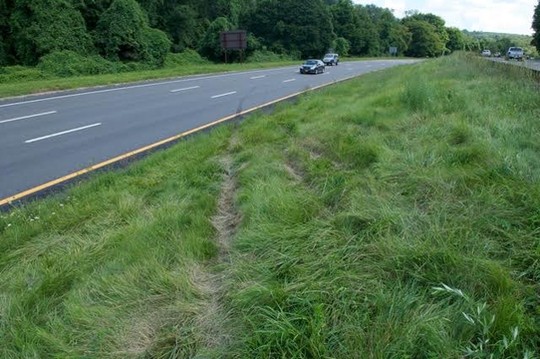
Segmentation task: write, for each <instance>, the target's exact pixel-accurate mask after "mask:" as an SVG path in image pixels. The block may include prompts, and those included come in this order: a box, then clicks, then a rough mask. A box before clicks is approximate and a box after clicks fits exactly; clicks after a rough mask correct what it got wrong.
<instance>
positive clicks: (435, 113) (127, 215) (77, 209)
mask: <svg viewBox="0 0 540 359" xmlns="http://www.w3.org/2000/svg"><path fill="white" fill-rule="evenodd" d="M539 118H540V97H539V96H538V86H537V84H536V83H535V82H534V81H533V80H532V79H531V78H530V76H529V75H528V73H527V72H525V71H524V70H523V69H520V68H514V67H501V66H500V65H496V64H493V63H490V62H486V61H482V60H481V59H477V58H475V57H465V56H453V57H448V58H443V59H438V60H433V61H429V62H425V63H422V64H419V65H414V66H410V67H401V68H395V69H392V70H388V71H384V72H378V73H374V74H370V75H366V76H363V77H362V78H360V79H358V80H353V81H349V82H347V83H344V84H340V85H337V86H334V87H332V88H328V89H325V90H321V91H318V92H317V93H311V94H308V95H305V96H302V97H301V98H300V99H299V100H298V103H297V104H296V105H294V106H293V105H283V106H278V108H277V109H276V110H275V111H274V113H273V114H271V115H267V114H256V115H253V116H251V117H250V118H248V119H246V120H245V121H244V122H243V123H242V124H239V125H229V126H223V127H220V128H218V129H216V130H214V131H212V132H211V133H208V134H202V135H200V136H196V137H193V138H190V139H188V140H186V141H184V142H182V143H180V144H178V145H176V146H175V147H174V148H171V149H170V150H167V151H165V152H161V153H158V154H154V155H152V156H151V157H149V158H147V159H145V160H143V161H141V162H140V163H137V164H135V165H133V166H132V167H131V168H129V169H126V170H122V171H119V172H117V173H107V174H101V175H98V176H95V178H93V179H92V180H89V181H87V182H85V183H83V184H82V185H80V186H78V187H76V188H73V189H72V190H70V191H69V192H67V193H65V194H63V195H58V196H57V197H56V198H49V199H46V200H42V201H39V202H36V203H33V204H30V205H27V206H25V207H24V208H20V209H14V210H13V211H12V212H10V213H7V214H6V213H5V214H3V215H1V217H0V275H1V278H2V280H1V281H0V357H2V358H20V357H71V358H79V357H80V358H84V357H86V358H125V357H134V358H135V357H154V358H176V357H178V358H184V357H185V358H188V357H195V356H198V357H200V358H202V357H209V358H214V357H215V358H225V357H230V358H268V357H272V358H274V357H275V358H327V357H328V358H330V357H334V358H405V357H413V358H427V357H432V358H463V357H464V356H467V357H472V358H485V357H489V355H493V357H494V358H509V357H526V356H528V357H532V356H533V355H538V352H536V353H533V351H534V350H535V349H537V348H538V347H540V297H539V296H538V293H539V292H540V244H539V237H540V186H539V183H540V182H539V181H540V154H539V152H540V145H539V142H538V138H539V135H540V122H539V121H538V119H539Z"/></svg>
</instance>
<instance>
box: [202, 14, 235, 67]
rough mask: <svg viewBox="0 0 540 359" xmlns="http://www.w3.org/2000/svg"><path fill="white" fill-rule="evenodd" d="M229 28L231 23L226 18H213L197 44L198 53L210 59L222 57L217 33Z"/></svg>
mask: <svg viewBox="0 0 540 359" xmlns="http://www.w3.org/2000/svg"><path fill="white" fill-rule="evenodd" d="M231 28H232V25H231V23H230V22H229V20H228V19H227V18H225V17H218V18H217V19H215V20H214V21H213V22H212V23H211V24H210V26H209V27H208V30H206V34H204V37H203V38H202V40H201V42H200V44H199V53H200V54H201V55H203V56H206V57H208V58H209V59H212V60H219V59H221V58H223V50H222V49H221V41H220V38H219V34H220V33H221V32H222V31H229V30H231Z"/></svg>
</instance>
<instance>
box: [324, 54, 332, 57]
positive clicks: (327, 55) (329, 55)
mask: <svg viewBox="0 0 540 359" xmlns="http://www.w3.org/2000/svg"><path fill="white" fill-rule="evenodd" d="M324 57H334V54H326V55H324Z"/></svg>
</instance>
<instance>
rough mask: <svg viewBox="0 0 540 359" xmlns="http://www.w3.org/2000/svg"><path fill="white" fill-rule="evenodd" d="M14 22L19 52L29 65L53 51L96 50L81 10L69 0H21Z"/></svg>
mask: <svg viewBox="0 0 540 359" xmlns="http://www.w3.org/2000/svg"><path fill="white" fill-rule="evenodd" d="M10 24H11V30H12V31H13V34H14V35H13V43H14V50H15V55H16V56H17V59H18V60H19V61H20V62H21V63H23V64H26V65H34V64H36V63H37V61H38V59H39V58H40V57H41V56H43V55H46V54H48V53H51V52H53V51H60V50H72V51H75V52H77V53H80V54H88V53H91V52H92V51H93V45H92V39H91V37H90V35H89V34H88V32H87V30H86V26H85V23H84V19H83V17H82V15H81V13H80V12H79V11H77V10H76V9H75V8H74V7H73V5H72V4H71V3H70V2H68V1H66V0H17V1H16V3H15V7H14V11H13V13H12V14H11V17H10Z"/></svg>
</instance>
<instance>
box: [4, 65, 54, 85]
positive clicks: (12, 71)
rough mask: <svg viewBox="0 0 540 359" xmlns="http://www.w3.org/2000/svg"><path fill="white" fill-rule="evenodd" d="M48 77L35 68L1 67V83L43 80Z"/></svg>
mask: <svg viewBox="0 0 540 359" xmlns="http://www.w3.org/2000/svg"><path fill="white" fill-rule="evenodd" d="M45 78H47V76H46V75H45V74H44V73H43V72H42V71H40V70H38V69H36V68H33V67H25V66H9V67H0V83H12V82H22V81H33V80H42V79H45Z"/></svg>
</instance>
